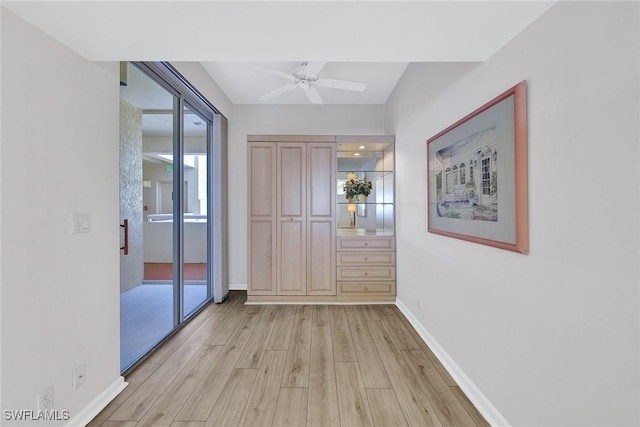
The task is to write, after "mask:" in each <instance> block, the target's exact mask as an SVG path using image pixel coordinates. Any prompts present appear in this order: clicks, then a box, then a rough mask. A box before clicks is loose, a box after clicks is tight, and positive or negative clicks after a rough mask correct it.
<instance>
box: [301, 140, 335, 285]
mask: <svg viewBox="0 0 640 427" xmlns="http://www.w3.org/2000/svg"><path fill="white" fill-rule="evenodd" d="M335 155H336V152H335V144H332V143H310V144H307V166H308V171H307V176H308V181H307V194H308V197H307V248H308V257H307V295H335V294H336V270H335V268H336V267H335V230H336V227H335V197H336V188H335V185H334V184H335V182H336V181H335V166H336V161H335Z"/></svg>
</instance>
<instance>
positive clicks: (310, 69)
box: [254, 62, 367, 104]
mask: <svg viewBox="0 0 640 427" xmlns="http://www.w3.org/2000/svg"><path fill="white" fill-rule="evenodd" d="M326 64H327V63H326V62H303V63H302V64H301V65H300V67H299V68H298V70H297V71H295V72H293V73H285V72H283V71H279V70H274V69H273V68H268V67H263V66H262V65H258V64H254V65H255V66H256V67H259V68H261V69H262V70H264V71H266V72H268V73H271V74H274V75H276V76H280V77H282V78H285V79H287V80H289V81H290V82H291V83H290V84H288V85H284V86H282V87H279V88H278V89H276V90H273V91H271V92H269V93H266V94H264V95H262V96H261V97H260V98H259V99H260V100H261V101H268V100H270V99H273V98H275V97H277V96H280V95H282V94H283V93H286V92H289V91H292V90H294V89H302V90H303V91H304V93H305V94H306V95H307V98H309V101H311V103H312V104H324V101H323V100H322V97H321V96H320V94H319V93H318V90H317V89H316V87H328V88H333V89H342V90H350V91H354V92H364V90H365V89H366V87H367V84H366V83H360V82H352V81H348V80H336V79H323V78H319V77H318V73H319V72H320V70H322V68H323V67H324V66H325V65H326Z"/></svg>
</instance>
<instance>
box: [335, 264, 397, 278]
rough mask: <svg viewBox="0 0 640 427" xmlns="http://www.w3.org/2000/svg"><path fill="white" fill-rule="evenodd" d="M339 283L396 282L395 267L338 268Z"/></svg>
mask: <svg viewBox="0 0 640 427" xmlns="http://www.w3.org/2000/svg"><path fill="white" fill-rule="evenodd" d="M337 270H338V281H342V280H357V281H363V280H396V269H395V267H338V269H337Z"/></svg>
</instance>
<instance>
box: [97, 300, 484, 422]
mask: <svg viewBox="0 0 640 427" xmlns="http://www.w3.org/2000/svg"><path fill="white" fill-rule="evenodd" d="M245 300H246V293H245V292H240V291H232V292H231V293H230V296H229V298H228V299H227V301H225V302H224V303H223V304H211V305H209V306H208V307H206V308H205V309H204V310H203V311H202V312H201V313H200V314H199V315H198V316H197V317H196V318H194V319H193V320H192V321H191V322H189V323H188V324H186V325H185V326H184V327H183V328H182V329H180V330H179V331H178V332H177V333H176V334H175V335H173V336H172V337H171V339H170V340H169V341H167V342H166V343H165V344H163V345H162V346H161V347H160V348H158V349H157V350H156V351H155V352H154V353H153V354H152V355H151V356H150V357H148V358H147V359H146V360H145V361H144V362H143V363H142V364H140V365H139V366H138V367H137V368H136V369H135V370H133V371H132V372H131V373H130V374H129V375H128V376H127V378H126V380H127V381H128V382H129V386H128V387H127V388H126V389H125V390H124V391H123V392H122V393H121V394H120V395H119V396H118V397H117V398H116V399H115V400H114V401H113V402H111V403H110V404H109V406H107V407H106V408H105V409H104V410H103V411H102V412H101V413H100V414H99V415H98V416H97V417H96V418H95V419H94V420H93V421H92V422H91V423H90V424H89V426H90V427H97V426H105V427H117V426H125V427H133V426H136V427H139V426H172V427H205V426H207V427H208V426H225V427H226V426H251V427H253V426H305V425H306V426H316V425H317V426H349V427H351V426H384V427H390V426H456V427H460V426H488V424H487V422H486V421H485V420H484V419H483V418H482V416H481V415H480V413H478V411H477V410H476V409H475V408H474V407H473V405H472V404H471V402H469V400H468V399H467V398H466V396H465V395H464V393H463V392H462V391H461V390H460V388H459V387H458V386H457V385H456V383H455V382H454V381H453V379H452V378H451V376H450V375H449V374H448V373H447V371H446V370H445V369H444V368H443V367H442V365H441V364H440V362H438V360H437V359H436V357H435V356H434V355H433V353H432V352H431V350H429V348H428V347H427V346H426V344H425V343H424V342H423V341H422V340H421V339H420V337H419V335H418V334H417V333H416V332H415V330H414V329H413V328H412V327H411V325H410V324H409V322H408V321H407V320H406V319H405V318H404V316H403V315H402V314H401V313H400V311H399V310H398V309H397V308H396V307H395V306H392V305H361V306H356V305H353V306H349V305H332V306H327V305H297V306H294V305H265V306H255V305H244V301H245Z"/></svg>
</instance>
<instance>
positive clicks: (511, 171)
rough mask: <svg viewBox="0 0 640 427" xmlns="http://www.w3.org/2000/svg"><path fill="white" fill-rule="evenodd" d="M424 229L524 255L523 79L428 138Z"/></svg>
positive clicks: (525, 236) (525, 225) (525, 233)
mask: <svg viewBox="0 0 640 427" xmlns="http://www.w3.org/2000/svg"><path fill="white" fill-rule="evenodd" d="M427 164H428V175H429V176H428V189H429V190H428V214H427V215H428V231H429V232H431V233H436V234H441V235H445V236H449V237H455V238H458V239H463V240H468V241H472V242H476V243H481V244H485V245H490V246H495V247H498V248H502V249H509V250H513V251H517V252H521V253H528V228H527V156H526V83H525V82H521V83H519V84H518V85H516V86H515V87H513V88H511V89H509V90H508V91H506V92H504V93H503V94H501V95H499V96H498V97H496V98H494V99H493V100H491V101H489V102H488V103H486V104H485V105H483V106H482V107H480V108H478V109H477V110H476V111H474V112H473V113H471V114H469V115H467V116H466V117H464V118H462V119H461V120H459V121H458V122H456V123H454V124H453V125H451V126H449V127H448V128H446V129H445V130H443V131H442V132H440V133H438V134H437V135H435V136H434V137H432V138H430V139H428V140H427Z"/></svg>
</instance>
